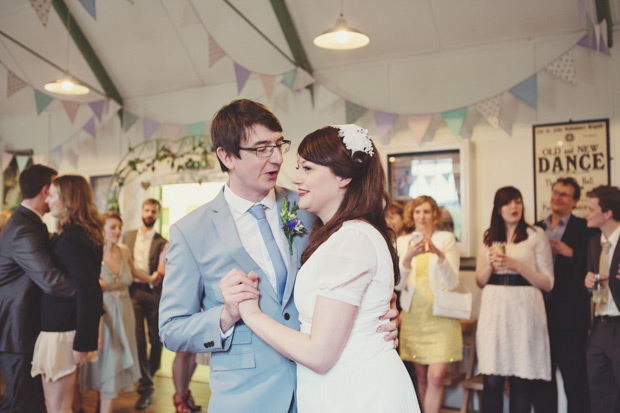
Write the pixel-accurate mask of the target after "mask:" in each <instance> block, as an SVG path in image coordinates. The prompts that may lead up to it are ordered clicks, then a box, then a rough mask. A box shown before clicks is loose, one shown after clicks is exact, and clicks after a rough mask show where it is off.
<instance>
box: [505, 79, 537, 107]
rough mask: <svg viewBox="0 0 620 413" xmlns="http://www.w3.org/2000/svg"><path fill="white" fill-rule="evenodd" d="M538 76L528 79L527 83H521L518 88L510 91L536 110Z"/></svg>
mask: <svg viewBox="0 0 620 413" xmlns="http://www.w3.org/2000/svg"><path fill="white" fill-rule="evenodd" d="M536 79H537V78H536V75H533V76H531V77H529V78H527V79H526V80H525V81H523V82H521V83H519V84H518V85H517V86H515V87H513V88H512V89H510V93H512V94H513V95H515V96H516V97H518V98H519V99H521V100H522V101H524V102H525V103H527V104H528V105H530V106H531V107H533V108H534V109H536V104H537V100H538V89H537V88H538V86H537V81H536Z"/></svg>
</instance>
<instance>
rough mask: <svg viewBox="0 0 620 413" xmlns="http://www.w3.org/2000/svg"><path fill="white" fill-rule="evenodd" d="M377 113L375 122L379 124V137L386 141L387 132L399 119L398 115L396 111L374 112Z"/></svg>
mask: <svg viewBox="0 0 620 413" xmlns="http://www.w3.org/2000/svg"><path fill="white" fill-rule="evenodd" d="M374 114H375V123H376V125H377V137H378V138H379V140H381V142H383V143H386V142H385V141H384V139H385V137H386V136H387V133H388V132H389V130H390V128H391V127H392V125H393V124H394V122H396V119H398V115H397V114H396V113H386V112H377V111H375V112H374Z"/></svg>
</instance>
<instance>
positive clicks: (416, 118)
mask: <svg viewBox="0 0 620 413" xmlns="http://www.w3.org/2000/svg"><path fill="white" fill-rule="evenodd" d="M431 120H433V115H410V116H407V123H408V124H409V130H410V131H411V134H412V135H413V140H414V141H415V142H416V143H420V142H421V141H422V138H423V137H424V134H425V133H426V130H427V129H428V126H429V125H430V124H431Z"/></svg>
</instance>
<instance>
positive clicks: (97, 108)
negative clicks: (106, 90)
mask: <svg viewBox="0 0 620 413" xmlns="http://www.w3.org/2000/svg"><path fill="white" fill-rule="evenodd" d="M104 105H105V99H102V100H98V101H96V102H90V103H89V104H88V106H90V108H91V109H92V110H93V113H94V114H95V116H97V120H98V121H99V122H101V114H102V113H103V106H104Z"/></svg>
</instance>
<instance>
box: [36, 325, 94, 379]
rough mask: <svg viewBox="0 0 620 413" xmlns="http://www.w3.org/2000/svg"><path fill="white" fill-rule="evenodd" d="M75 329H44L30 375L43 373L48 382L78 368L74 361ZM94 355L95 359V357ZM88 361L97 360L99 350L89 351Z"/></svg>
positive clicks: (39, 338) (38, 338) (37, 344)
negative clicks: (58, 330)
mask: <svg viewBox="0 0 620 413" xmlns="http://www.w3.org/2000/svg"><path fill="white" fill-rule="evenodd" d="M74 338H75V330H73V331H60V332H56V331H42V332H41V333H40V334H39V337H37V342H36V343H35V345H34V354H33V355H32V368H31V369H30V375H31V376H32V377H35V376H37V375H39V374H41V375H42V377H43V380H45V381H46V382H49V381H56V380H58V379H60V378H61V377H64V376H67V375H69V374H71V373H73V372H74V371H76V370H77V365H76V364H75V361H73V339H74ZM93 357H94V359H93ZM88 361H90V362H93V361H97V352H96V351H91V352H89V353H88Z"/></svg>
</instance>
